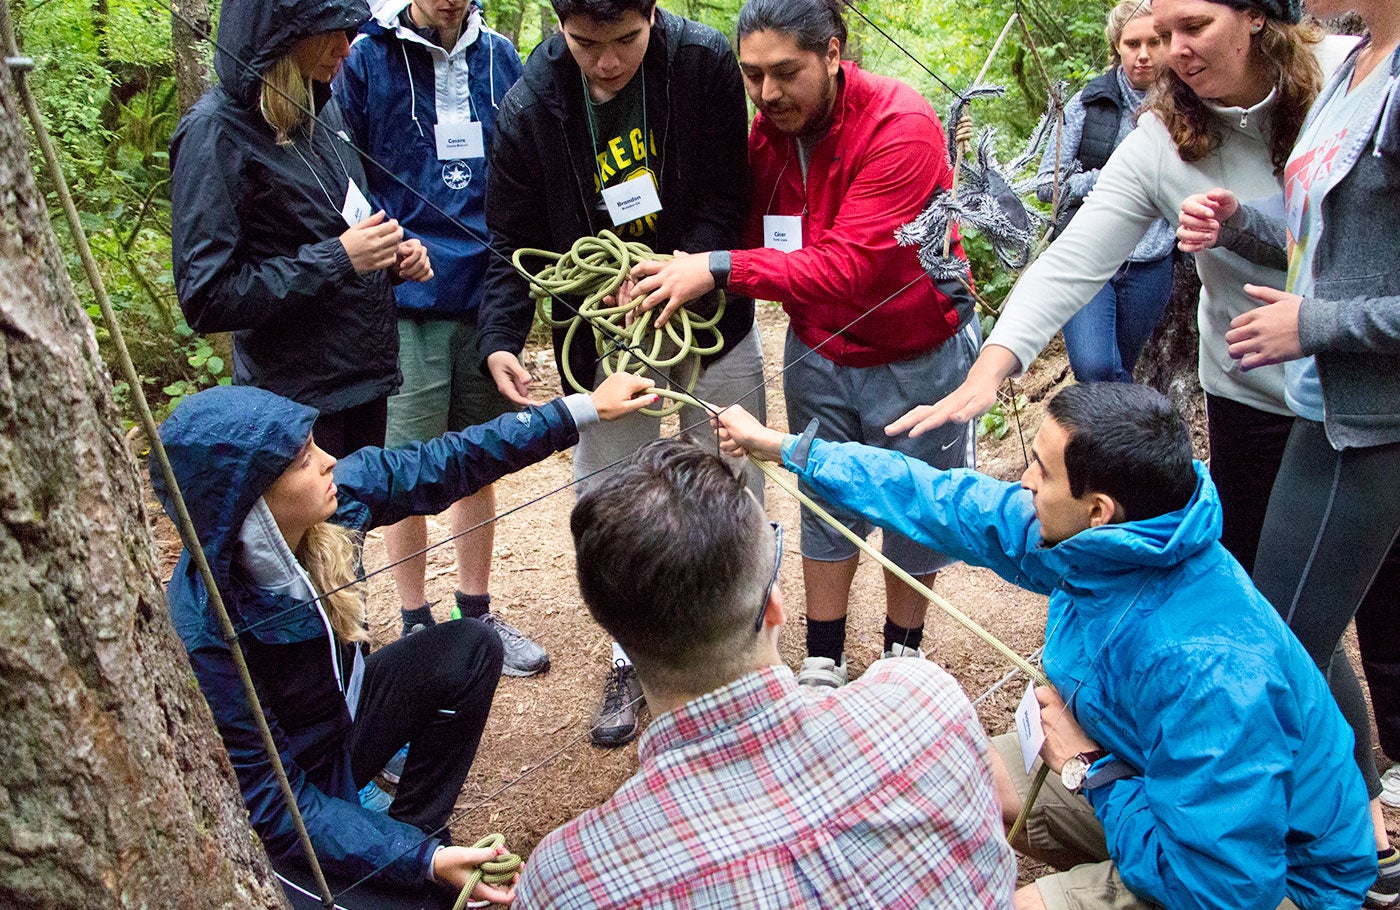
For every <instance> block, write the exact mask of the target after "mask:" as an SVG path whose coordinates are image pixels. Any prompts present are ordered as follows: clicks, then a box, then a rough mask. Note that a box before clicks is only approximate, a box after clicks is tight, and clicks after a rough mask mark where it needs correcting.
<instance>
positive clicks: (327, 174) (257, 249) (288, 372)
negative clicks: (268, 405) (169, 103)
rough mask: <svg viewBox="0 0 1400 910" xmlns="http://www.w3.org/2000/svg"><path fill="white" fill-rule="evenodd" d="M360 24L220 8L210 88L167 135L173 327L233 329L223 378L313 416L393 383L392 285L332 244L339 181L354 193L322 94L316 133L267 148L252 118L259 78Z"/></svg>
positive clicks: (335, 7) (262, 0)
mask: <svg viewBox="0 0 1400 910" xmlns="http://www.w3.org/2000/svg"><path fill="white" fill-rule="evenodd" d="M368 19H369V7H368V6H367V5H366V4H365V0H225V2H224V4H223V9H222V12H221V14H220V20H219V44H220V45H221V47H222V48H223V49H224V50H223V51H218V52H216V56H215V59H214V68H215V70H216V71H217V72H218V75H219V81H220V85H218V86H216V87H215V88H212V89H210V90H209V91H208V92H206V93H205V94H204V97H202V98H200V99H199V101H198V102H197V103H196V104H195V106H194V107H192V108H191V109H190V110H189V112H188V113H186V114H185V116H184V118H182V119H181V121H180V124H179V126H178V127H177V128H176V130H175V135H174V136H173V137H172V139H171V141H170V166H171V171H172V179H171V221H172V225H171V226H172V229H173V231H172V234H173V237H172V240H173V258H174V268H175V287H176V290H177V291H178V293H179V296H180V306H181V307H182V308H183V310H184V312H185V319H186V320H187V321H188V322H189V324H190V327H191V328H193V329H194V330H195V331H197V332H202V333H203V332H227V331H232V332H233V333H234V336H233V381H234V382H235V383H236V384H238V385H254V386H259V387H261V388H264V389H268V390H270V391H273V392H277V393H279V394H281V395H285V396H287V397H288V398H291V399H293V400H294V401H298V402H300V403H302V404H306V405H310V406H311V407H314V408H317V409H318V410H320V411H321V412H323V413H334V412H336V411H342V410H345V409H346V408H350V407H354V406H356V405H360V404H364V403H366V402H369V401H373V400H375V399H378V398H383V397H385V396H387V395H389V394H391V393H393V392H394V391H395V390H396V389H397V388H398V387H399V383H400V375H399V367H398V358H399V343H398V325H397V322H396V318H395V310H394V295H393V289H392V287H391V282H390V276H389V273H388V272H387V271H378V272H371V273H369V274H365V275H358V274H356V273H355V270H354V269H353V268H352V267H351V265H350V257H349V255H348V254H347V253H346V252H345V247H344V246H343V245H342V244H341V243H340V239H339V238H340V235H341V234H342V233H343V232H344V231H345V229H346V224H345V221H344V219H343V218H342V217H341V214H340V210H341V207H342V205H343V204H344V202H345V196H346V190H347V188H348V186H349V183H350V182H351V181H353V182H354V183H355V184H356V186H358V187H359V188H360V190H361V192H366V183H365V175H364V169H363V166H362V164H361V162H360V159H359V157H358V155H356V153H355V152H354V151H353V150H351V149H350V148H349V146H347V145H346V144H345V143H343V142H341V141H340V140H339V139H337V138H336V136H335V135H334V133H336V132H337V131H340V130H341V129H342V119H341V114H340V110H339V108H338V107H337V106H336V104H335V103H334V102H333V101H331V99H330V90H329V87H328V86H325V85H321V84H320V83H315V84H314V93H315V106H316V108H317V110H318V112H319V118H320V120H321V121H322V123H324V124H325V125H324V126H323V125H322V124H313V125H312V126H311V129H310V130H309V134H305V133H304V134H303V135H301V136H298V137H297V139H296V142H295V143H294V145H293V146H288V147H280V146H278V145H277V143H276V142H275V141H274V137H273V131H272V128H271V127H269V126H268V125H267V123H266V121H264V120H263V118H262V115H261V113H260V112H259V110H258V99H259V93H260V88H261V81H260V78H259V76H260V74H262V73H264V72H266V71H267V70H268V69H269V68H271V66H272V65H273V64H274V63H275V62H276V61H277V60H278V59H280V58H281V57H283V56H284V55H285V54H286V53H287V52H288V51H290V50H291V49H292V47H293V45H295V44H296V43H297V41H299V40H301V39H302V38H304V37H307V36H309V35H315V34H319V33H322V32H327V31H333V30H336V29H346V30H354V29H357V28H358V27H359V26H360V25H361V24H362V23H363V22H365V21H367V20H368ZM235 58H236V59H235ZM244 64H247V66H245V65H244ZM327 127H329V129H328V128H327ZM366 195H368V194H367V193H366Z"/></svg>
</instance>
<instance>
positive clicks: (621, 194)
mask: <svg viewBox="0 0 1400 910" xmlns="http://www.w3.org/2000/svg"><path fill="white" fill-rule="evenodd" d="M603 204H604V205H606V206H607V207H608V215H609V216H610V217H611V218H612V223H613V227H622V226H623V225H624V224H631V223H632V222H633V221H636V220H637V219H638V218H645V217H646V216H648V215H654V214H656V213H657V212H659V211H661V197H660V196H658V195H657V194H656V183H655V181H653V180H652V179H651V175H650V174H643V175H641V176H640V177H633V178H632V179H631V180H624V181H623V182H622V183H619V184H618V185H617V186H610V187H607V188H606V189H604V190H603Z"/></svg>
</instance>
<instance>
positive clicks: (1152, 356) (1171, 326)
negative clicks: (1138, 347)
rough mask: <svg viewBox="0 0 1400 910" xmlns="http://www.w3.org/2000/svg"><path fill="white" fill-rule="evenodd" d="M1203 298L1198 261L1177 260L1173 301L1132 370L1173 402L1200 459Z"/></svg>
mask: <svg viewBox="0 0 1400 910" xmlns="http://www.w3.org/2000/svg"><path fill="white" fill-rule="evenodd" d="M1200 296H1201V280H1200V279H1199V278H1197V277H1196V265H1195V260H1194V259H1193V258H1191V257H1189V256H1188V257H1183V258H1182V259H1178V260H1177V264H1176V272H1175V275H1174V276H1173V280H1172V299H1171V302H1170V303H1169V304H1167V311H1166V312H1165V313H1163V314H1162V319H1161V321H1159V322H1158V323H1157V331H1155V332H1153V333H1152V337H1151V338H1149V339H1148V341H1147V344H1146V345H1144V346H1143V349H1142V355H1141V356H1140V357H1138V362H1137V367H1136V368H1135V369H1134V370H1133V373H1134V378H1135V379H1137V381H1138V382H1141V383H1144V384H1146V385H1150V386H1152V387H1153V388H1155V389H1157V390H1158V391H1159V392H1161V393H1162V394H1164V395H1166V396H1167V397H1168V398H1170V399H1171V400H1172V404H1174V405H1176V409H1177V411H1178V412H1179V413H1180V414H1181V416H1182V417H1184V418H1185V419H1186V425H1187V426H1189V427H1190V428H1191V439H1192V441H1193V442H1194V443H1195V448H1196V452H1197V455H1198V456H1202V457H1203V456H1204V455H1205V453H1206V450H1207V447H1206V432H1205V427H1206V402H1205V397H1204V396H1203V395H1202V394H1201V379H1200V374H1199V372H1198V371H1197V363H1198V361H1199V359H1200V333H1199V331H1198V330H1197V325H1196V309H1197V304H1198V303H1199V301H1200Z"/></svg>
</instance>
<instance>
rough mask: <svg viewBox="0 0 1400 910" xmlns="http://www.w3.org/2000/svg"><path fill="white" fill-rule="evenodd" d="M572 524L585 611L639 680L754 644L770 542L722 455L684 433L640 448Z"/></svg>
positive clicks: (759, 513)
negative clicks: (639, 672) (624, 653)
mask: <svg viewBox="0 0 1400 910" xmlns="http://www.w3.org/2000/svg"><path fill="white" fill-rule="evenodd" d="M569 524H570V529H571V530H572V531H573V535H574V550H575V553H576V556H577V562H578V582H579V589H580V590H581V591H582V593H583V600H584V603H586V604H587V605H588V611H589V612H590V613H591V614H593V618H594V619H596V620H597V621H598V624H599V625H601V626H602V627H603V628H604V629H606V630H607V631H608V633H609V634H611V635H612V636H613V638H614V639H616V640H617V642H618V643H619V644H621V645H622V647H623V649H624V650H626V651H627V654H628V656H629V657H631V658H632V659H633V661H634V662H636V663H637V665H638V666H639V667H640V668H641V670H642V672H643V673H646V672H647V671H648V669H649V668H657V669H659V670H661V671H663V672H665V671H690V670H696V669H699V668H703V667H704V665H705V664H712V663H713V662H714V661H715V655H716V654H718V653H722V652H720V651H719V650H718V649H720V648H726V649H729V650H733V649H732V648H731V647H730V646H731V645H733V644H734V643H740V644H741V645H742V643H743V642H745V641H750V640H752V638H753V636H754V634H755V633H754V617H755V616H756V615H757V614H758V611H759V609H760V606H761V604H760V603H759V601H761V600H762V599H763V591H764V589H765V587H766V586H767V584H768V579H769V577H770V575H771V573H772V570H773V560H774V559H775V558H776V554H775V552H774V543H773V537H772V534H771V532H770V531H769V525H768V522H767V520H766V519H765V517H764V515H763V510H762V508H760V507H759V505H758V501H757V500H755V499H754V498H753V496H751V495H750V494H749V493H748V490H747V488H746V487H745V485H744V482H743V480H742V479H741V478H739V477H736V476H735V474H734V472H733V471H732V470H731V469H730V467H729V466H728V465H726V464H725V463H724V461H723V460H721V459H720V458H719V456H717V455H715V454H713V453H710V452H706V451H705V450H704V449H702V448H701V447H700V446H699V445H697V444H696V443H694V442H692V441H690V440H689V439H685V438H683V437H675V438H671V439H660V440H656V441H655V442H651V443H648V444H647V445H645V446H643V447H642V448H641V449H639V450H638V451H637V454H636V456H635V457H634V458H633V459H632V460H631V461H629V462H628V463H627V464H625V465H623V466H622V467H620V468H619V469H617V470H616V471H615V472H614V473H613V474H611V475H610V476H609V477H608V478H607V479H605V480H604V481H603V482H602V483H600V484H599V485H598V486H597V487H595V488H594V489H592V490H590V491H589V492H588V493H586V494H585V495H584V496H582V497H580V498H579V501H578V504H577V505H575V506H574V511H573V515H572V517H571V518H570V522H569ZM736 656H738V655H736Z"/></svg>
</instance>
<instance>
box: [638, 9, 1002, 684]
mask: <svg viewBox="0 0 1400 910" xmlns="http://www.w3.org/2000/svg"><path fill="white" fill-rule="evenodd" d="M737 32H738V39H739V68H740V70H741V72H742V73H743V76H744V83H745V87H746V88H747V90H748V93H749V97H750V98H751V99H752V100H753V103H754V105H755V106H756V107H757V108H758V111H759V113H758V116H757V117H756V118H755V119H754V123H753V128H752V130H751V131H750V133H749V162H750V164H751V166H752V168H753V176H754V192H753V197H752V198H753V203H752V208H751V210H750V212H749V219H748V225H747V231H746V234H745V241H746V245H747V246H748V247H750V249H744V250H733V251H728V252H725V251H717V252H712V253H708V254H707V253H697V254H692V255H688V256H685V255H682V256H678V257H677V258H675V259H673V260H670V261H669V262H665V263H662V262H649V263H642V264H641V265H639V266H637V269H636V271H635V272H634V277H636V278H638V279H640V281H639V283H638V286H637V289H638V291H639V292H642V293H645V294H647V298H646V301H645V303H644V305H645V306H648V307H651V306H662V307H663V315H662V317H660V319H659V320H658V321H664V319H665V317H666V316H669V315H670V313H671V312H673V311H674V310H675V308H676V307H679V306H680V305H682V304H683V303H685V302H687V301H689V300H692V299H694V298H696V297H698V296H700V295H701V294H704V293H706V292H708V291H710V290H711V289H713V288H715V287H724V288H728V289H730V290H733V291H735V292H738V293H741V294H745V295H749V296H753V297H755V298H759V299H765V300H777V301H781V302H782V304H783V308H784V309H785V310H786V311H787V314H788V317H789V320H790V323H789V328H788V336H787V346H786V350H785V353H784V376H785V382H784V390H785V392H786V397H787V409H788V426H789V427H791V428H793V429H794V430H795V431H799V432H800V430H801V428H802V427H803V426H805V425H806V424H807V423H808V422H809V421H811V420H818V421H820V424H821V432H822V434H823V436H826V437H829V438H835V439H841V440H854V441H858V442H864V443H867V444H872V445H880V446H883V447H886V448H892V449H898V450H899V451H902V452H906V453H907V454H910V455H913V456H915V457H918V458H920V459H923V460H924V461H927V462H929V463H930V464H932V465H935V466H937V467H940V468H951V467H961V466H965V465H970V464H971V461H972V454H973V452H972V445H973V436H972V433H971V432H970V425H968V424H961V425H952V426H945V427H941V428H940V429H939V431H937V432H935V433H927V434H924V435H922V436H920V437H918V438H917V439H913V438H909V437H907V436H899V437H894V438H891V437H888V436H886V434H885V432H884V428H885V426H887V425H888V424H890V423H891V422H893V421H894V420H895V419H897V418H898V417H899V416H900V415H902V414H903V413H904V412H905V410H907V409H908V408H909V407H913V406H914V405H917V404H919V403H920V402H925V401H933V400H937V399H936V398H929V397H928V396H929V395H930V394H932V393H935V391H936V390H938V389H945V388H946V389H952V388H955V387H956V386H957V384H958V383H959V382H961V380H962V379H963V378H964V377H965V376H966V374H967V370H968V367H969V366H971V364H972V360H973V358H974V357H975V356H976V353H977V346H978V344H979V336H978V330H977V325H976V319H975V318H974V314H973V305H972V299H971V294H970V292H969V291H968V289H967V288H966V287H965V286H964V285H962V283H961V282H960V281H950V282H943V283H939V282H935V281H933V280H932V279H931V278H929V276H928V275H926V274H925V272H924V270H923V268H922V267H921V266H920V265H919V260H918V256H917V252H916V250H915V249H913V248H904V247H900V246H898V245H897V244H896V243H895V239H894V232H895V229H896V228H898V227H900V226H901V225H904V224H906V223H908V222H910V221H912V220H913V219H914V218H915V217H917V216H918V215H919V213H920V212H921V211H922V210H923V209H924V207H925V205H926V204H927V203H928V201H929V199H930V197H931V196H933V195H934V194H935V193H936V192H938V191H939V190H941V189H942V190H946V189H948V188H949V187H951V185H952V168H951V166H950V165H949V163H948V154H947V140H946V139H945V137H944V134H943V128H942V126H941V125H940V124H939V122H938V117H937V116H936V115H935V114H934V112H933V109H932V108H931V107H930V106H929V104H928V102H927V101H925V100H924V98H923V97H921V96H920V95H919V94H918V93H917V92H915V91H914V90H913V89H912V88H910V87H909V86H907V85H905V84H903V83H902V82H898V81H896V80H894V79H887V78H884V77H881V76H875V75H872V74H870V73H865V72H862V71H861V70H860V69H859V68H858V67H856V66H855V64H853V63H851V62H849V61H847V62H843V61H842V60H841V50H842V48H843V46H844V45H845V40H846V25H845V23H844V22H843V21H842V18H841V9H840V2H839V0H749V2H748V3H746V4H745V6H744V8H743V10H741V11H740V13H739V22H738V26H737ZM954 239H955V241H956V236H955V238H954ZM953 250H954V251H955V252H956V254H957V255H958V256H963V255H964V254H963V251H962V245H961V243H960V242H955V243H954V244H953ZM964 258H965V257H964ZM809 492H810V491H809ZM835 514H837V515H838V516H841V517H842V520H843V521H845V522H846V523H847V526H848V527H850V528H852V529H853V530H855V531H856V533H858V534H862V535H864V534H868V533H869V531H870V525H869V524H868V523H867V522H865V521H863V520H861V519H859V518H857V517H855V516H854V515H851V514H850V513H843V512H841V511H839V510H836V511H835ZM884 552H885V554H886V555H887V556H889V557H890V558H891V559H892V560H894V562H895V563H896V564H898V565H899V566H900V567H902V568H903V569H904V570H905V571H907V572H910V573H911V574H913V575H915V576H918V577H919V578H920V580H922V581H923V582H924V583H925V584H931V583H932V581H933V578H934V575H935V573H936V572H937V571H938V569H940V568H942V567H943V566H944V565H947V564H948V562H949V561H950V560H948V559H947V558H946V557H944V556H943V555H942V554H940V553H937V552H935V551H932V550H929V549H927V548H924V547H922V546H919V545H917V544H915V543H914V542H913V541H910V540H908V539H907V538H904V537H901V536H899V535H895V534H886V535H884ZM857 558H858V557H857V553H856V551H855V548H854V547H853V546H852V545H851V544H850V542H849V541H847V540H846V539H845V538H844V537H842V536H840V535H839V534H838V533H837V532H836V531H835V530H834V529H831V528H829V527H828V526H826V525H825V524H823V523H822V522H821V520H820V519H818V518H816V516H814V515H812V514H810V513H808V512H807V511H806V510H805V509H804V510H803V515H802V574H803V581H804V586H805V588H806V597H807V653H808V657H807V659H806V660H804V661H803V664H802V673H801V675H800V677H799V680H800V681H801V682H804V683H806V684H808V685H828V686H840V685H844V684H845V682H846V678H847V677H846V661H845V654H844V649H845V637H846V611H847V608H848V606H849V601H850V589H851V581H852V579H853V577H854V576H855V570H856V563H857ZM885 604H886V620H885V633H884V639H885V645H884V651H885V655H886V656H899V655H904V654H910V655H914V654H920V655H921V654H922V652H921V651H920V650H919V645H920V643H921V642H922V639H923V621H924V613H925V611H926V609H927V607H928V603H927V601H925V600H924V599H923V598H922V597H920V596H919V595H918V594H917V593H916V592H914V591H913V590H912V589H910V588H909V587H908V586H906V585H903V584H901V583H900V582H899V581H898V579H896V578H894V577H893V576H891V575H890V574H888V573H886V577H885Z"/></svg>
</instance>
